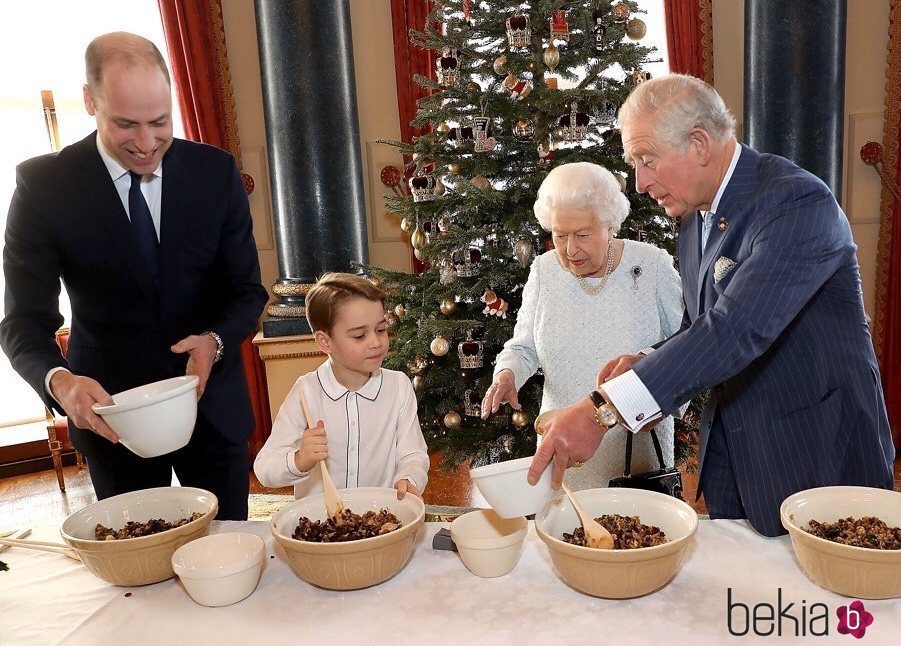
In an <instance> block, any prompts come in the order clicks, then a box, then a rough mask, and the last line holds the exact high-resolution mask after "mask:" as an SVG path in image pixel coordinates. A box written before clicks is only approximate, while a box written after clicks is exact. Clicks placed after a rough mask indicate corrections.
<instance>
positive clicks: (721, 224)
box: [717, 218, 729, 231]
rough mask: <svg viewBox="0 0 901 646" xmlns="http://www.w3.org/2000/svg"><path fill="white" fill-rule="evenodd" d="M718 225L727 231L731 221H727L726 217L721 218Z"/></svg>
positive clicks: (721, 229) (720, 228)
mask: <svg viewBox="0 0 901 646" xmlns="http://www.w3.org/2000/svg"><path fill="white" fill-rule="evenodd" d="M717 227H718V228H719V230H720V231H725V230H726V229H727V228H728V227H729V223H728V222H726V218H720V221H719V224H717Z"/></svg>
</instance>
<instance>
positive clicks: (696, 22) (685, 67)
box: [663, 0, 713, 85]
mask: <svg viewBox="0 0 901 646" xmlns="http://www.w3.org/2000/svg"><path fill="white" fill-rule="evenodd" d="M711 1H712V0H664V2H663V10H664V15H665V17H666V48H667V52H668V54H669V67H670V71H672V72H678V73H680V74H691V75H692V76H696V77H698V78H700V79H704V80H705V81H707V82H708V83H709V84H711V85H713V22H712V20H711V11H712V9H711Z"/></svg>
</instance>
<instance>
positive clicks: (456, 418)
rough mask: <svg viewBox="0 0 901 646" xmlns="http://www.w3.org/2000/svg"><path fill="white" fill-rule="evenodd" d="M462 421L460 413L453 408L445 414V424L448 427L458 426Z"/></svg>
mask: <svg viewBox="0 0 901 646" xmlns="http://www.w3.org/2000/svg"><path fill="white" fill-rule="evenodd" d="M462 421H463V419H462V418H461V417H460V413H458V412H456V411H453V410H452V411H451V412H449V413H447V414H446V415H445V416H444V425H445V426H446V427H448V428H458V427H459V426H460V423H461V422H462Z"/></svg>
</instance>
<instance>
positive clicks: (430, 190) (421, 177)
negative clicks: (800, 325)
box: [407, 170, 436, 202]
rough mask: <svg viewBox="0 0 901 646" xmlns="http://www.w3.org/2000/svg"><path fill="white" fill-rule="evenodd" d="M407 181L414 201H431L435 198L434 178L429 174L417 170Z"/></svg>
mask: <svg viewBox="0 0 901 646" xmlns="http://www.w3.org/2000/svg"><path fill="white" fill-rule="evenodd" d="M407 183H408V184H409V185H410V193H411V194H412V195H413V201H414V202H431V201H432V200H434V199H435V197H436V195H435V178H434V177H432V176H431V175H426V174H425V173H424V172H422V170H418V171H416V174H415V175H413V177H411V178H410V181H409V182H407Z"/></svg>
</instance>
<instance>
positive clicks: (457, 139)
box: [447, 126, 475, 148]
mask: <svg viewBox="0 0 901 646" xmlns="http://www.w3.org/2000/svg"><path fill="white" fill-rule="evenodd" d="M473 139H475V133H474V131H473V128H472V126H460V127H454V128H451V129H450V130H448V131H447V140H448V141H453V142H454V146H455V147H457V148H459V147H460V146H462V145H464V144H466V143H469V142H470V141H472V140H473Z"/></svg>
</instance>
